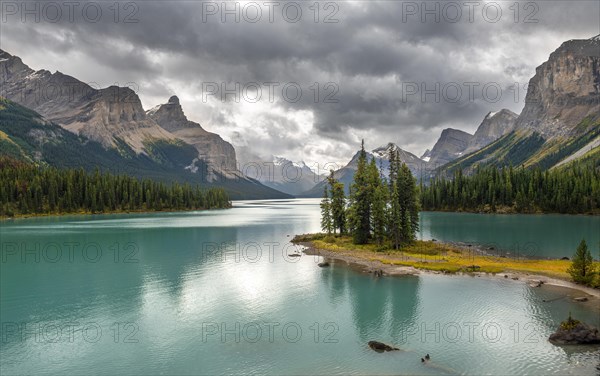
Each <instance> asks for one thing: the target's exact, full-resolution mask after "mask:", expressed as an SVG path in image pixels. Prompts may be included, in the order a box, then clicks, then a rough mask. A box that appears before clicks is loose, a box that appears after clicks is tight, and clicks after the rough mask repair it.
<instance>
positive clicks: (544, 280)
mask: <svg viewBox="0 0 600 376" xmlns="http://www.w3.org/2000/svg"><path fill="white" fill-rule="evenodd" d="M296 244H298V245H300V246H302V247H303V250H302V252H303V253H304V254H306V255H313V256H319V257H322V258H324V259H325V260H326V261H327V262H332V263H334V264H339V263H341V264H344V265H346V266H348V267H352V268H354V269H356V270H358V271H359V272H363V273H370V274H373V276H375V277H382V276H406V275H419V274H448V275H469V276H473V277H482V278H493V279H508V280H511V281H514V282H515V283H527V284H529V285H530V286H531V287H536V288H541V287H542V286H545V288H555V289H558V290H562V289H567V291H564V293H565V297H566V298H569V299H572V300H573V301H579V302H582V303H583V302H585V303H583V304H586V305H587V304H589V305H590V306H598V300H599V299H600V290H599V289H594V288H591V287H587V286H582V285H578V284H576V283H573V282H571V281H566V280H562V279H558V278H552V277H547V276H543V275H539V274H532V273H522V272H514V271H506V272H501V273H483V272H477V271H475V270H474V271H473V272H469V273H462V272H461V273H444V272H440V271H430V270H424V269H417V268H415V267H413V266H401V265H392V264H386V263H383V262H381V261H379V260H372V259H368V258H365V257H361V256H363V255H361V254H359V253H357V252H354V251H352V250H344V251H330V250H326V249H320V248H316V247H314V245H313V244H312V242H297V243H296ZM440 244H441V243H440ZM446 244H450V245H452V246H463V245H462V244H460V243H446ZM469 248H470V249H472V250H473V251H475V252H481V253H482V254H485V250H483V249H481V248H480V247H477V246H471V247H469Z"/></svg>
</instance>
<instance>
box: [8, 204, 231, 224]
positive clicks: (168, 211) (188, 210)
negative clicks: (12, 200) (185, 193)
mask: <svg viewBox="0 0 600 376" xmlns="http://www.w3.org/2000/svg"><path fill="white" fill-rule="evenodd" d="M232 207H233V206H229V207H227V208H210V209H176V210H129V211H108V212H102V213H92V212H73V213H39V214H36V213H33V214H19V215H15V216H13V217H8V216H0V222H2V221H13V220H19V219H29V218H50V217H55V218H61V217H68V216H85V215H90V216H100V215H114V214H158V213H189V212H195V211H197V212H203V211H207V210H226V209H231V208H232Z"/></svg>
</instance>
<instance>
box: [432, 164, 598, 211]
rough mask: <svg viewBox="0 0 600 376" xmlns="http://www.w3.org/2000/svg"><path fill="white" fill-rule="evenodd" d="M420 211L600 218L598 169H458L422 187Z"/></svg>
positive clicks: (585, 165) (572, 166) (570, 166)
mask: <svg viewBox="0 0 600 376" xmlns="http://www.w3.org/2000/svg"><path fill="white" fill-rule="evenodd" d="M421 205H422V207H423V209H424V210H448V211H457V210H465V211H483V212H497V211H510V212H517V213H535V212H547V213H572V214H575V213H591V214H594V213H600V169H598V168H597V167H594V166H593V165H590V164H588V163H585V164H584V163H573V164H571V165H569V166H568V167H563V168H557V169H553V170H545V171H542V170H541V169H539V168H533V169H528V168H524V167H519V168H514V167H512V166H509V167H504V168H500V169H498V168H497V167H493V166H489V167H483V168H477V169H476V171H475V172H474V173H473V174H472V175H470V176H466V175H463V173H462V171H461V170H457V171H456V172H455V173H454V177H453V178H452V179H446V178H444V177H439V178H436V179H434V180H432V181H431V183H430V185H429V186H428V187H422V193H421Z"/></svg>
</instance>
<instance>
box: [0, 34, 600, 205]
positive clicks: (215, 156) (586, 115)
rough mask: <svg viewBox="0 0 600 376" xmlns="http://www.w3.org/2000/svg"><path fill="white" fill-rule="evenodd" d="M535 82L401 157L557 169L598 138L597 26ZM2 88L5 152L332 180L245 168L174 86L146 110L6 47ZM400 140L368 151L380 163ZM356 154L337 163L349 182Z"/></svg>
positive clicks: (269, 167)
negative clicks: (521, 100)
mask: <svg viewBox="0 0 600 376" xmlns="http://www.w3.org/2000/svg"><path fill="white" fill-rule="evenodd" d="M528 87H529V90H528V92H527V96H526V99H525V107H524V108H523V110H522V112H521V114H519V115H517V114H515V113H513V112H511V111H510V110H507V109H501V110H499V111H497V112H489V113H488V114H487V115H486V116H485V117H484V118H483V120H482V121H481V124H480V125H479V127H478V128H477V131H476V132H475V133H474V134H469V133H467V132H464V131H462V130H458V129H452V128H447V129H444V130H443V131H442V133H441V135H440V137H439V139H438V141H437V142H436V143H435V145H434V146H433V147H432V148H431V150H427V151H426V152H425V153H423V155H422V156H421V157H420V158H419V157H417V156H416V155H414V154H412V153H410V152H408V151H406V150H402V149H400V148H398V147H396V148H397V149H398V151H399V153H400V159H401V160H402V161H403V162H404V163H406V164H407V165H408V167H409V168H410V169H411V171H412V172H413V174H414V175H415V176H416V177H417V179H419V180H421V181H423V182H425V183H427V182H428V181H429V180H430V179H431V178H432V177H434V176H437V175H446V176H451V175H452V174H453V172H454V171H455V170H457V169H461V170H463V171H464V172H465V173H469V172H471V171H473V169H474V168H475V167H477V166H485V165H496V166H505V165H514V166H520V165H523V166H525V167H530V166H539V167H541V168H544V169H548V168H554V167H557V166H560V165H562V164H565V163H568V162H571V161H573V160H576V159H578V158H583V157H585V156H587V155H589V153H590V151H591V150H592V149H595V148H598V147H599V146H600V36H597V37H594V38H591V39H587V40H570V41H567V42H565V43H563V44H562V45H561V46H560V47H559V48H558V49H557V50H556V51H554V52H553V53H552V54H551V55H550V58H549V59H548V61H546V62H545V63H543V64H542V65H540V66H539V67H538V68H537V69H536V74H535V76H534V77H533V78H532V79H531V80H530V82H529V86H528ZM0 96H1V97H3V98H5V99H2V102H0V146H2V149H1V151H0V154H9V155H12V156H15V157H18V158H21V159H25V160H30V161H34V162H38V163H42V164H48V165H53V166H58V167H83V168H86V169H89V170H91V169H94V168H96V167H98V168H100V169H105V170H109V171H113V172H125V173H128V174H131V175H134V176H139V177H151V178H154V179H162V180H174V179H175V180H180V181H186V182H191V183H201V184H205V185H208V186H222V187H224V188H225V189H227V190H228V192H229V193H230V194H231V196H232V197H233V198H246V199H251V198H286V197H290V196H301V197H321V196H322V194H323V189H324V186H325V184H326V182H325V180H324V178H325V176H323V175H319V174H317V173H315V172H314V171H313V170H312V169H311V168H309V167H308V166H307V165H306V164H305V163H304V162H297V163H296V162H292V161H291V160H289V159H287V158H285V157H275V156H273V157H272V159H271V160H268V161H258V162H253V163H254V164H256V165H257V167H256V168H254V169H252V168H243V170H244V171H243V172H242V171H239V170H238V168H237V160H236V151H235V149H234V147H233V146H232V145H231V144H230V143H228V142H226V141H224V140H223V139H222V138H221V137H220V136H219V135H218V134H215V133H211V132H208V131H206V130H205V129H203V128H202V126H201V125H200V124H198V123H195V122H193V121H190V120H189V119H188V118H187V117H186V116H185V114H184V112H183V108H182V107H181V105H180V103H179V99H178V98H177V96H172V97H171V98H169V100H168V101H167V102H166V103H164V104H161V105H159V106H156V107H154V108H152V109H150V110H148V111H145V110H144V109H143V108H142V105H141V101H140V99H139V97H138V96H137V94H136V93H135V92H134V91H133V90H131V89H129V88H125V87H117V86H111V87H108V88H104V89H95V88H92V87H91V86H89V85H87V84H85V83H83V82H81V81H79V80H77V79H75V78H73V77H71V76H68V75H65V74H62V73H60V72H55V73H50V72H49V71H46V70H40V71H34V70H32V69H31V68H29V67H28V66H27V65H25V64H24V63H23V62H22V61H21V59H20V58H19V57H16V56H12V55H10V54H8V53H7V52H5V51H2V50H0ZM392 145H393V144H388V145H385V146H382V147H379V148H376V149H374V150H372V151H371V152H370V153H368V157H369V159H371V158H375V159H376V160H377V164H378V165H379V166H381V168H382V170H383V171H384V172H387V166H388V150H389V148H390V146H392ZM393 146H395V145H393ZM357 158H358V153H357V154H355V155H354V156H353V158H352V159H351V160H350V162H348V164H347V165H346V166H344V167H343V168H341V169H339V170H337V171H335V173H334V174H335V177H336V178H337V179H338V180H340V181H341V182H342V183H344V184H345V187H346V190H347V189H348V187H349V184H350V182H351V181H352V180H353V178H354V172H355V171H356V166H357ZM246 167H248V166H246Z"/></svg>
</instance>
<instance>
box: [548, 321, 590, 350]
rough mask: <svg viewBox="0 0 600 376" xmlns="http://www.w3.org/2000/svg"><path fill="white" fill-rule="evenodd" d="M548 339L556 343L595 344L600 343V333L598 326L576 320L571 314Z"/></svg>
mask: <svg viewBox="0 0 600 376" xmlns="http://www.w3.org/2000/svg"><path fill="white" fill-rule="evenodd" d="M548 340H549V341H550V343H552V344H554V345H593V344H599V343H600V333H598V329H597V328H594V327H592V326H590V325H587V324H585V323H582V322H581V321H579V320H574V319H572V318H571V316H570V315H569V318H568V319H567V320H566V321H563V322H562V323H560V327H559V328H558V330H557V331H556V332H555V333H553V334H552V335H550V338H549V339H548Z"/></svg>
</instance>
